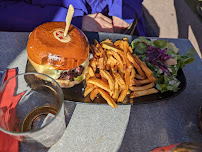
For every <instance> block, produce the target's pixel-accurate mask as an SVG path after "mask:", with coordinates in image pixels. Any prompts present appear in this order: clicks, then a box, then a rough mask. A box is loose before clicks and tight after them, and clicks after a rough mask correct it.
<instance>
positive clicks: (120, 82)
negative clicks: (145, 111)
mask: <svg viewBox="0 0 202 152" xmlns="http://www.w3.org/2000/svg"><path fill="white" fill-rule="evenodd" d="M113 76H114V77H115V79H116V80H115V81H117V82H118V84H119V86H120V88H121V89H125V87H126V84H125V82H124V80H123V79H122V77H121V75H120V74H119V73H117V72H115V73H113Z"/></svg>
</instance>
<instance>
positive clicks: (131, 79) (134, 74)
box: [129, 68, 136, 85]
mask: <svg viewBox="0 0 202 152" xmlns="http://www.w3.org/2000/svg"><path fill="white" fill-rule="evenodd" d="M135 76H136V72H135V69H134V68H133V69H132V70H131V74H130V84H132V81H133V79H134V78H135ZM130 84H129V85H130Z"/></svg>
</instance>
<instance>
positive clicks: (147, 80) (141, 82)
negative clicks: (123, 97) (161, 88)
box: [137, 79, 150, 85]
mask: <svg viewBox="0 0 202 152" xmlns="http://www.w3.org/2000/svg"><path fill="white" fill-rule="evenodd" d="M137 81H138V82H139V83H140V84H141V85H143V84H147V83H150V80H149V79H144V80H137Z"/></svg>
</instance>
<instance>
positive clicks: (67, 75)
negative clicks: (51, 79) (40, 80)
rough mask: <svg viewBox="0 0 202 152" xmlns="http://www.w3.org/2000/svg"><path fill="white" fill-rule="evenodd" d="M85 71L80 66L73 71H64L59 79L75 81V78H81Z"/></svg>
mask: <svg viewBox="0 0 202 152" xmlns="http://www.w3.org/2000/svg"><path fill="white" fill-rule="evenodd" d="M83 71H84V67H83V66H82V65H80V66H79V67H77V68H75V69H73V70H69V71H63V72H62V73H61V74H60V77H59V78H58V79H60V80H70V81H74V78H77V77H78V76H80V75H81V74H82V73H83Z"/></svg>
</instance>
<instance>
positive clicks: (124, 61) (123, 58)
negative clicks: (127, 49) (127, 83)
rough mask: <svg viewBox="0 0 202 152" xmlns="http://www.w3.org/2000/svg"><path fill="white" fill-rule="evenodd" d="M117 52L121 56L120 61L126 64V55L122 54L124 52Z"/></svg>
mask: <svg viewBox="0 0 202 152" xmlns="http://www.w3.org/2000/svg"><path fill="white" fill-rule="evenodd" d="M118 54H119V55H120V56H121V58H122V61H123V65H126V56H125V54H124V52H122V51H120V52H118Z"/></svg>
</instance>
